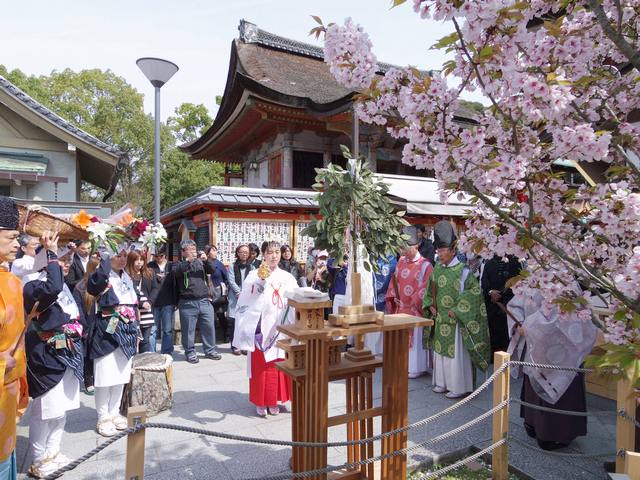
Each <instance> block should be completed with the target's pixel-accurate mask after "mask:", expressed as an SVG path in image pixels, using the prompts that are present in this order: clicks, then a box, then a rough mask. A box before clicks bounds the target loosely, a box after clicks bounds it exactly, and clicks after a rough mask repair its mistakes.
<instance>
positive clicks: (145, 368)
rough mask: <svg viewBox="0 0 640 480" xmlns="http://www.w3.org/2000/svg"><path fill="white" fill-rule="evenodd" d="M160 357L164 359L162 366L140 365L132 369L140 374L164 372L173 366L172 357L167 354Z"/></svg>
mask: <svg viewBox="0 0 640 480" xmlns="http://www.w3.org/2000/svg"><path fill="white" fill-rule="evenodd" d="M162 356H163V357H164V365H140V366H138V367H136V366H134V367H133V369H134V370H139V371H142V372H165V371H166V370H167V368H169V367H170V366H171V364H173V357H172V356H171V355H167V354H162Z"/></svg>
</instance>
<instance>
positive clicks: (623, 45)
mask: <svg viewBox="0 0 640 480" xmlns="http://www.w3.org/2000/svg"><path fill="white" fill-rule="evenodd" d="M585 3H586V4H587V5H588V6H589V8H590V9H591V11H592V12H593V14H594V15H595V16H596V20H597V21H598V24H599V25H600V28H602V31H603V32H604V34H605V35H606V36H607V37H608V38H609V40H611V42H612V43H613V44H614V45H615V46H616V47H618V49H619V50H620V52H621V53H622V54H623V55H624V56H625V57H627V60H629V62H630V63H631V64H632V65H633V66H634V67H635V68H636V70H640V52H638V50H636V48H635V47H634V46H633V45H631V44H630V43H629V42H627V41H626V40H625V38H624V36H623V35H622V34H620V33H618V32H616V31H615V30H614V29H613V27H612V26H611V23H610V22H609V18H608V17H607V14H606V12H605V11H604V8H603V7H602V4H601V3H600V2H599V1H598V0H586V2H585Z"/></svg>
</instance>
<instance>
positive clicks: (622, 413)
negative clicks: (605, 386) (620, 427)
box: [618, 410, 640, 428]
mask: <svg viewBox="0 0 640 480" xmlns="http://www.w3.org/2000/svg"><path fill="white" fill-rule="evenodd" d="M618 416H619V417H622V418H624V419H625V420H629V421H630V422H632V423H634V424H635V426H636V428H640V422H639V421H638V420H636V419H635V417H632V416H631V415H629V414H628V413H627V411H626V410H620V411H619V412H618Z"/></svg>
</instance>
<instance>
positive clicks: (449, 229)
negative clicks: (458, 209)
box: [433, 220, 458, 249]
mask: <svg viewBox="0 0 640 480" xmlns="http://www.w3.org/2000/svg"><path fill="white" fill-rule="evenodd" d="M433 237H434V241H433V246H434V247H435V248H436V249H438V248H453V247H455V245H456V241H457V240H458V238H457V237H456V232H454V231H453V226H452V225H451V222H448V221H447V220H440V221H439V222H438V223H436V226H435V227H434V229H433Z"/></svg>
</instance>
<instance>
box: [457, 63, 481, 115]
mask: <svg viewBox="0 0 640 480" xmlns="http://www.w3.org/2000/svg"><path fill="white" fill-rule="evenodd" d="M454 63H455V62H454ZM458 103H460V106H461V107H464V108H467V109H469V110H471V111H473V112H477V113H482V112H484V109H485V106H484V105H483V104H481V103H480V102H472V101H469V100H459V102H458Z"/></svg>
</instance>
